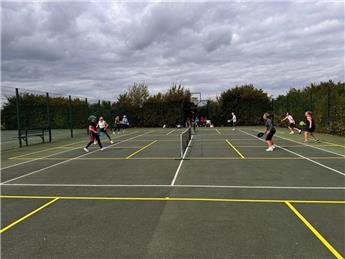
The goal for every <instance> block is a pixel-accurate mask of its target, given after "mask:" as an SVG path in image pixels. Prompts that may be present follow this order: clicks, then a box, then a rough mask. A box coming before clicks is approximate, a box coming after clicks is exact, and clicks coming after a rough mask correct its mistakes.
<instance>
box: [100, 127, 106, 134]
mask: <svg viewBox="0 0 345 259" xmlns="http://www.w3.org/2000/svg"><path fill="white" fill-rule="evenodd" d="M99 132H104V133H106V132H107V130H106V129H105V128H100V129H99Z"/></svg>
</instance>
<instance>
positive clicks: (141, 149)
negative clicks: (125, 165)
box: [126, 140, 158, 159]
mask: <svg viewBox="0 0 345 259" xmlns="http://www.w3.org/2000/svg"><path fill="white" fill-rule="evenodd" d="M157 141H158V140H154V141H152V142H151V143H149V144H147V145H146V146H144V147H142V148H140V149H139V150H137V151H135V152H133V153H132V154H130V155H129V156H127V157H126V159H130V158H131V157H132V156H135V155H136V154H138V153H139V152H141V151H143V150H144V149H146V148H148V147H149V146H151V145H153V144H154V143H156V142H157Z"/></svg>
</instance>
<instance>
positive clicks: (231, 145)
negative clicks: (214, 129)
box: [225, 139, 245, 159]
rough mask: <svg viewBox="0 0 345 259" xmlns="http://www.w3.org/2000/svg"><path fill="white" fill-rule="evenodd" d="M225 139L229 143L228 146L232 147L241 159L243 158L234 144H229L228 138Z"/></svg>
mask: <svg viewBox="0 0 345 259" xmlns="http://www.w3.org/2000/svg"><path fill="white" fill-rule="evenodd" d="M225 141H226V142H227V143H228V144H229V145H230V147H232V148H233V150H235V151H236V153H237V154H238V155H239V156H240V157H241V158H242V159H244V158H245V157H244V155H242V153H241V152H240V151H239V150H238V149H237V148H235V146H234V145H233V144H231V142H230V141H229V140H227V139H226V140H225Z"/></svg>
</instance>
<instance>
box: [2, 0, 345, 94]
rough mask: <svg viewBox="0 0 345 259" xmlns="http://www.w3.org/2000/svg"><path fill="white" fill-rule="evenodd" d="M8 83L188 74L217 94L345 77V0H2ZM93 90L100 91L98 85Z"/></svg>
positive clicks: (112, 85)
mask: <svg viewBox="0 0 345 259" xmlns="http://www.w3.org/2000/svg"><path fill="white" fill-rule="evenodd" d="M1 6H2V32H1V40H2V46H1V52H2V84H4V85H9V86H16V87H23V88H36V89H42V90H48V89H54V90H55V92H62V93H71V94H78V95H81V94H85V95H94V97H97V98H101V97H102V98H109V97H112V98H113V97H116V96H117V95H118V94H120V93H122V92H123V91H125V90H126V89H127V87H128V86H129V85H131V84H132V83H133V82H142V81H145V82H146V83H147V84H148V85H149V87H150V91H151V93H155V92H157V91H165V90H166V89H167V88H168V87H169V86H170V85H171V83H172V82H174V81H178V82H179V81H183V83H184V84H185V86H187V87H189V88H191V89H192V90H193V91H202V92H203V94H204V96H210V97H215V96H216V95H217V94H219V93H220V92H222V91H224V90H225V89H227V88H229V87H233V86H234V85H239V84H243V83H253V84H254V85H257V86H258V87H262V88H264V90H265V91H267V92H268V93H269V94H274V95H277V94H280V93H284V92H286V91H287V90H288V89H289V87H301V86H304V85H306V84H308V83H310V82H317V81H320V80H329V79H332V80H335V81H340V80H344V63H343V61H344V13H343V8H344V3H343V2H340V1H339V2H327V3H326V2H322V1H318V2H295V1H284V2H273V1H267V2H266V1H264V2H254V1H252V2H241V1H239V2H219V3H211V2H202V3H195V2H194V3H190V2H175V3H174V2H167V3H157V2H146V3H145V2H141V3H125V2H70V1H69V2H42V3H40V2H35V3H31V2H23V3H21V2H16V3H10V2H2V3H1ZM93 89H95V90H93Z"/></svg>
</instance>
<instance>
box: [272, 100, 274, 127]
mask: <svg viewBox="0 0 345 259" xmlns="http://www.w3.org/2000/svg"><path fill="white" fill-rule="evenodd" d="M272 121H273V122H274V99H273V97H272Z"/></svg>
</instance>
